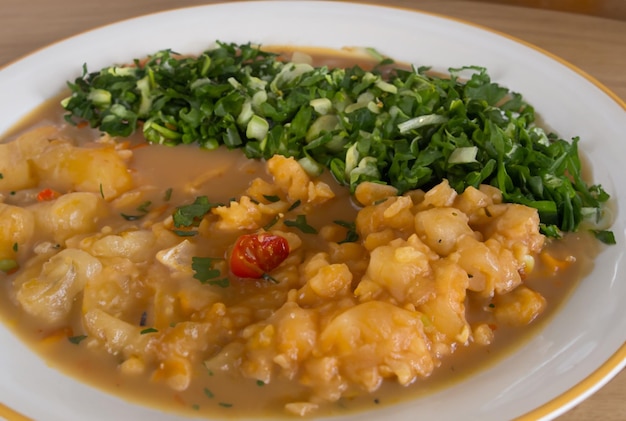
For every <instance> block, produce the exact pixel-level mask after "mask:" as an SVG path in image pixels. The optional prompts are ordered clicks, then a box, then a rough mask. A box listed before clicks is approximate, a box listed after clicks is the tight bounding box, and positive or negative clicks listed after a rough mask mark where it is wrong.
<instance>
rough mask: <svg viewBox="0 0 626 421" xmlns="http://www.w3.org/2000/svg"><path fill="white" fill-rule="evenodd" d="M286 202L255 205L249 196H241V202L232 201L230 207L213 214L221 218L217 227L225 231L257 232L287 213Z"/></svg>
mask: <svg viewBox="0 0 626 421" xmlns="http://www.w3.org/2000/svg"><path fill="white" fill-rule="evenodd" d="M287 208H288V204H287V203H286V202H276V203H271V204H269V205H265V204H263V203H255V202H253V201H252V200H250V198H249V197H248V196H241V198H240V199H239V201H234V200H233V201H231V202H230V203H229V204H228V206H218V207H216V208H213V209H212V210H211V213H212V214H214V215H217V216H219V220H218V221H217V222H216V224H215V227H216V228H217V229H220V230H225V231H236V230H256V229H259V228H261V227H262V226H263V225H265V224H266V223H268V222H269V221H270V220H271V217H272V216H274V215H278V214H279V213H280V212H284V211H286V210H287Z"/></svg>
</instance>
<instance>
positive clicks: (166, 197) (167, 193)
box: [163, 187, 174, 202]
mask: <svg viewBox="0 0 626 421" xmlns="http://www.w3.org/2000/svg"><path fill="white" fill-rule="evenodd" d="M173 192H174V189H172V188H171V187H170V188H169V189H167V190H165V194H164V195H163V201H164V202H169V201H170V199H171V198H172V193H173Z"/></svg>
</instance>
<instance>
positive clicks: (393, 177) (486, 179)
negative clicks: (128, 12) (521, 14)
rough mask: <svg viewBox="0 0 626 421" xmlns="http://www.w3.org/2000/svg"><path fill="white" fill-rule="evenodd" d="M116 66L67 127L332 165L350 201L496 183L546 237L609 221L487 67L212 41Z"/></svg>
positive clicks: (557, 143) (575, 170)
mask: <svg viewBox="0 0 626 421" xmlns="http://www.w3.org/2000/svg"><path fill="white" fill-rule="evenodd" d="M372 57H376V58H377V59H382V61H381V62H380V64H381V65H382V64H383V63H386V64H388V63H389V62H390V61H389V60H388V59H386V58H383V57H382V56H380V55H379V54H373V55H372ZM137 63H139V60H137ZM119 69H120V68H118V67H111V68H104V69H102V70H100V71H96V72H88V71H87V67H86V66H83V74H82V76H80V77H79V78H77V79H76V80H75V81H74V82H73V83H71V82H70V83H68V85H69V87H70V90H71V96H69V97H68V98H66V99H64V100H63V101H62V105H63V107H64V108H65V109H66V110H67V112H68V113H67V114H66V119H67V121H69V122H72V123H77V122H78V121H79V120H82V121H87V122H89V124H90V126H91V127H98V128H99V129H100V130H102V131H104V132H107V133H109V134H111V135H113V136H128V135H130V134H131V133H133V132H134V131H135V130H137V129H138V128H139V127H141V130H142V131H143V135H144V137H145V138H146V139H147V140H148V141H149V142H152V143H159V144H167V145H177V144H187V143H193V142H197V143H199V144H200V146H201V147H204V148H207V149H215V148H216V147H218V146H219V145H225V146H226V147H228V148H242V149H243V151H244V152H245V154H246V155H247V156H248V157H249V158H266V159H267V158H270V157H271V156H273V155H274V154H281V155H285V156H293V157H294V158H296V159H298V160H299V162H303V163H306V166H305V167H306V168H308V169H309V170H315V172H317V168H318V167H320V168H321V167H325V168H328V169H329V170H330V172H331V173H332V175H333V176H334V177H335V178H336V179H337V181H338V182H339V183H341V184H345V185H346V186H348V187H349V188H350V190H351V191H352V192H353V191H354V189H355V188H356V186H357V185H358V184H360V183H362V182H364V181H374V182H381V183H386V184H389V185H392V186H394V187H396V188H397V189H398V191H399V193H400V194H402V193H404V192H406V191H407V190H411V189H417V188H421V189H424V190H425V189H428V188H430V187H432V186H434V185H436V184H438V183H439V182H441V181H442V180H443V179H446V180H448V181H449V183H450V185H451V186H452V187H453V188H454V189H455V190H456V191H458V192H461V191H463V190H464V189H465V188H466V187H468V186H474V187H478V186H479V185H480V184H490V185H492V186H495V187H497V188H498V189H499V190H500V191H501V192H502V196H503V199H504V200H505V201H506V202H513V203H520V204H524V205H527V206H531V207H534V208H536V209H537V210H538V211H539V215H540V218H541V224H542V231H543V232H544V233H545V234H546V235H550V236H559V234H560V232H561V231H576V230H577V229H578V227H579V226H580V223H581V222H582V221H583V220H584V218H585V214H586V212H583V210H584V209H595V210H597V211H598V212H602V210H603V204H604V203H605V202H606V201H607V200H608V198H609V195H608V194H607V193H606V192H605V191H604V190H603V189H602V188H601V187H600V186H595V185H594V186H589V185H587V184H586V183H585V182H584V180H583V179H582V171H581V163H580V158H579V156H578V143H579V139H578V138H574V139H572V141H571V142H569V141H566V140H564V139H561V138H559V137H558V135H556V134H554V133H547V132H545V131H544V130H543V129H541V128H539V127H537V126H536V124H535V111H534V109H533V107H532V106H531V105H529V104H528V103H526V102H525V100H524V99H523V98H522V96H521V95H520V94H518V93H515V92H511V91H510V90H508V89H507V88H505V87H502V86H500V85H498V84H497V83H495V82H493V81H492V80H491V78H490V76H489V74H488V73H487V71H486V69H484V68H482V67H463V68H457V69H449V75H446V76H445V77H441V76H436V75H434V74H432V73H430V72H429V69H428V68H427V67H418V68H411V69H403V68H396V69H394V70H392V71H384V73H383V69H381V68H380V67H379V66H377V67H375V68H374V69H373V70H370V71H367V70H364V69H363V68H361V67H359V66H353V67H351V68H333V67H330V66H320V67H313V66H310V65H306V64H302V63H298V64H294V63H290V62H288V61H286V60H281V59H279V58H278V57H277V55H276V54H273V53H269V52H265V51H262V50H261V49H260V48H259V47H258V46H253V45H252V44H243V45H237V44H227V43H219V42H218V43H217V47H216V48H214V49H211V50H208V51H205V52H203V53H202V54H200V55H199V56H197V57H189V56H180V55H177V54H176V53H174V52H172V51H170V50H163V51H159V52H157V53H155V54H153V55H152V56H150V57H148V59H147V60H145V61H142V64H141V65H137V66H134V67H124V71H123V72H122V71H118V70H119ZM147 80H149V81H150V83H149V84H147V83H146V81H147ZM258 80H263V81H266V82H267V83H263V84H260V83H257V82H256V81H258ZM207 81H210V83H208V82H207ZM329 101H330V104H329ZM251 104H254V106H251ZM140 123H141V125H140ZM303 165H304V164H303ZM207 206H208V202H204V203H197V204H194V205H192V209H187V210H179V211H178V213H177V215H176V218H175V224H176V226H177V227H182V226H185V227H186V226H191V225H193V224H194V223H197V221H198V220H199V219H201V218H202V217H203V215H204V214H205V213H206V212H208V210H209V209H210V207H209V208H207Z"/></svg>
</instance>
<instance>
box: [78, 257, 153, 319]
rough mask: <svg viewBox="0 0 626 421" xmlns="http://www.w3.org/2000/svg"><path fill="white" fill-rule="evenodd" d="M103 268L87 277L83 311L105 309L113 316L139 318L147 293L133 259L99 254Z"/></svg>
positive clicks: (140, 273) (140, 272)
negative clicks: (98, 272)
mask: <svg viewBox="0 0 626 421" xmlns="http://www.w3.org/2000/svg"><path fill="white" fill-rule="evenodd" d="M101 259H102V263H103V268H102V271H101V272H100V274H99V275H98V276H94V277H91V278H89V280H87V282H86V284H85V286H84V289H83V300H82V305H83V307H82V310H83V314H85V313H87V312H89V311H90V310H92V309H96V308H98V309H101V310H104V311H106V312H107V313H108V314H110V315H111V316H112V317H118V318H124V319H127V320H128V319H129V318H130V316H131V315H132V316H135V318H136V320H137V323H139V320H140V312H141V309H143V308H145V305H144V302H143V300H142V298H143V296H144V295H145V294H146V291H145V290H144V288H145V286H144V282H145V281H144V280H143V279H142V276H141V275H142V271H141V270H140V269H139V267H138V266H137V265H136V264H134V263H133V262H132V261H130V260H129V259H126V258H121V257H104V258H103V257H101Z"/></svg>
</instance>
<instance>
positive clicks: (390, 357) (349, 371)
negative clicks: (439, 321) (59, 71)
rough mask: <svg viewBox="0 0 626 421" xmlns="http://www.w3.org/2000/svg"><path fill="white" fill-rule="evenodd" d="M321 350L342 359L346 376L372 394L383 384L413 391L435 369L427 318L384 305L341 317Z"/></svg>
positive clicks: (364, 307) (330, 326) (371, 305)
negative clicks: (394, 383)
mask: <svg viewBox="0 0 626 421" xmlns="http://www.w3.org/2000/svg"><path fill="white" fill-rule="evenodd" d="M320 349H321V351H322V352H324V354H325V355H333V356H336V357H337V358H338V359H339V361H340V363H339V373H340V375H342V376H345V377H346V378H347V379H349V380H350V381H352V382H354V383H356V384H359V385H361V386H362V387H364V388H365V389H366V390H368V391H370V392H371V391H374V390H376V389H377V388H378V387H379V386H380V384H381V382H382V380H383V378H390V377H395V378H397V380H398V382H399V383H400V384H403V385H407V384H410V383H412V382H413V381H415V380H416V379H417V378H418V377H423V376H428V375H429V374H430V373H431V372H432V371H433V369H434V367H435V362H434V360H433V356H432V355H431V353H430V351H429V341H428V339H427V338H426V336H425V335H424V332H423V325H422V320H421V314H420V313H418V312H412V311H408V310H404V309H402V308H399V307H396V306H394V305H392V304H388V303H384V302H379V301H369V302H366V303H363V304H359V305H357V306H355V307H352V308H350V309H348V310H346V311H344V312H343V313H341V314H340V315H338V316H337V317H335V318H334V319H333V320H332V321H331V322H330V323H329V324H328V325H327V326H326V327H325V328H324V329H323V331H322V333H321V335H320Z"/></svg>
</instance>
